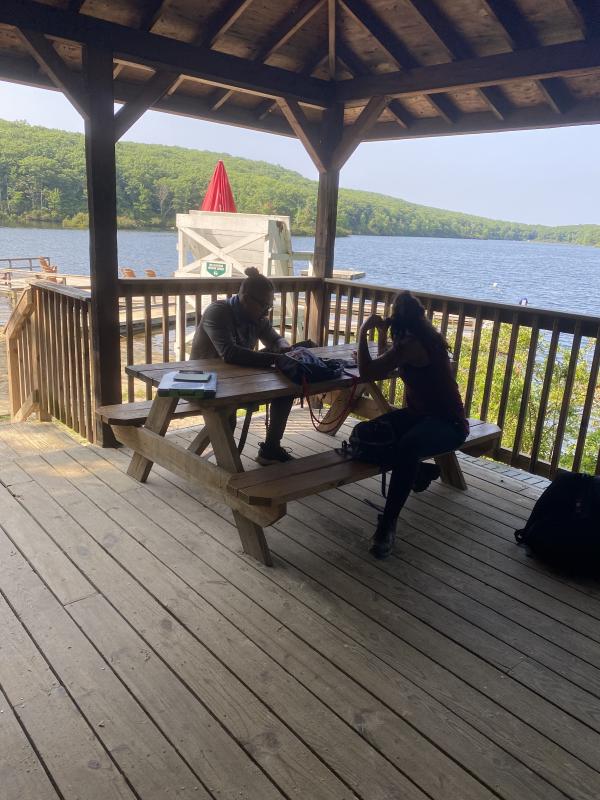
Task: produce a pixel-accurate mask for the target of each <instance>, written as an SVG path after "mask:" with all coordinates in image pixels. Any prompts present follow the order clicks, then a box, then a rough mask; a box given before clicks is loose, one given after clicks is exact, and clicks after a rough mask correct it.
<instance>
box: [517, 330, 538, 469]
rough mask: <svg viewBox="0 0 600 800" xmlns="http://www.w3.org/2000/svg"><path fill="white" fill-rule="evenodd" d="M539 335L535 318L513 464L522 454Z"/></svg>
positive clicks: (524, 379)
mask: <svg viewBox="0 0 600 800" xmlns="http://www.w3.org/2000/svg"><path fill="white" fill-rule="evenodd" d="M539 333H540V320H539V317H534V319H533V323H532V326H531V338H530V340H529V350H528V353H527V366H526V368H525V376H524V378H523V394H522V396H521V406H520V408H519V418H518V420H517V429H516V431H515V441H514V442H513V451H512V460H513V463H514V462H515V461H516V460H517V458H518V456H519V454H520V452H521V443H522V441H523V430H524V427H525V420H526V417H527V409H528V407H529V398H530V396H531V379H532V377H533V370H534V368H535V359H536V355H537V347H538V340H539Z"/></svg>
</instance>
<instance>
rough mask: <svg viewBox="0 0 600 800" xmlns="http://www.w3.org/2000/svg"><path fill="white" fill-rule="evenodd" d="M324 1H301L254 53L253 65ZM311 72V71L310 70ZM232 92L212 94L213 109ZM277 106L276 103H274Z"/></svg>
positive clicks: (273, 49) (301, 23)
mask: <svg viewBox="0 0 600 800" xmlns="http://www.w3.org/2000/svg"><path fill="white" fill-rule="evenodd" d="M325 2H326V0H303V2H301V3H300V5H298V6H297V7H296V8H295V9H294V10H293V11H292V13H291V14H288V15H287V16H286V17H285V19H284V20H283V22H282V23H281V24H280V25H278V26H277V27H276V28H274V29H273V30H272V31H271V32H270V33H269V34H268V35H267V38H266V40H265V41H264V42H263V44H262V45H261V47H260V48H259V49H258V51H257V52H256V53H255V55H254V57H253V59H252V61H253V63H255V64H263V63H264V62H265V61H267V60H268V59H269V58H270V57H271V56H272V55H273V53H275V52H276V51H277V50H278V49H279V48H280V47H283V45H284V44H285V43H286V42H287V41H288V40H289V39H291V37H292V36H293V35H294V34H295V33H296V32H297V31H298V30H300V28H301V27H302V26H303V25H305V24H306V23H307V22H308V20H309V19H310V18H311V17H312V16H314V15H315V14H316V12H317V11H318V10H319V9H320V8H321V7H322V6H323V5H324V4H325ZM311 72H312V70H311ZM231 95H232V92H231V91H228V90H226V89H220V90H218V91H216V92H215V93H214V96H213V98H212V100H213V108H215V109H218V108H221V107H222V106H223V105H224V103H226V102H227V100H229V98H230V97H231ZM275 105H277V103H275Z"/></svg>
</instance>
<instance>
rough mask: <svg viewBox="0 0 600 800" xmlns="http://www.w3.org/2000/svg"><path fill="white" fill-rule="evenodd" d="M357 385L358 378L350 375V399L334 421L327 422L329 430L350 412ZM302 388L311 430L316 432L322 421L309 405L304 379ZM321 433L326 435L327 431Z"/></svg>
mask: <svg viewBox="0 0 600 800" xmlns="http://www.w3.org/2000/svg"><path fill="white" fill-rule="evenodd" d="M358 383H359V381H358V378H356V377H355V376H354V375H352V390H351V391H350V397H349V398H348V402H347V403H346V405H345V406H344V408H343V409H342V410H341V411H340V413H339V414H338V415H337V417H336V418H335V419H331V420H328V421H327V424H328V425H330V426H331V428H334V427H335V426H336V425H337V424H338V422H340V421H342V420H343V419H345V417H346V416H347V415H348V412H349V411H350V408H351V406H352V403H353V402H354V396H355V395H356V388H357V386H358ZM302 388H303V391H304V398H305V400H306V403H307V405H308V411H309V413H310V421H311V422H312V424H313V428H314V429H315V430H317V429H318V426H319V425H322V424H323V420H321V419H319V417H318V416H317V415H316V414H315V412H314V409H313V407H312V405H311V402H310V394H309V392H308V382H307V380H306V378H303V379H302ZM321 432H322V433H327V432H328V431H321Z"/></svg>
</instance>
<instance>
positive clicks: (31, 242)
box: [0, 228, 600, 316]
mask: <svg viewBox="0 0 600 800" xmlns="http://www.w3.org/2000/svg"><path fill="white" fill-rule="evenodd" d="M176 242H177V236H176V234H175V233H174V232H170V231H169V232H147V231H121V232H120V233H119V262H120V264H121V266H127V267H132V268H133V269H135V270H137V271H138V274H139V275H140V276H143V270H144V269H145V268H152V269H155V270H156V272H157V274H158V275H160V276H164V277H169V276H171V275H172V273H173V271H174V270H175V269H176V266H177V251H176V249H175V245H176ZM313 243H314V240H313V239H311V238H308V237H295V238H294V247H295V248H296V249H297V250H311V249H312V248H313ZM31 255H36V256H37V255H47V256H50V257H51V259H52V261H53V262H54V263H56V264H58V265H59V268H60V271H61V272H69V273H74V274H81V275H85V274H87V272H88V233H87V231H80V230H63V229H54V228H0V258H5V257H11V256H12V257H17V256H31ZM335 265H336V267H339V268H347V269H357V270H364V271H365V272H366V278H365V279H364V280H366V281H368V282H369V283H374V284H380V285H385V286H395V287H399V288H407V289H413V290H419V291H424V292H434V293H437V294H447V295H455V296H458V297H468V298H473V299H478V300H491V301H497V302H501V303H518V302H519V301H520V299H521V298H523V297H526V298H527V300H528V303H529V305H530V306H535V307H537V308H548V309H560V310H562V311H574V312H579V313H584V314H592V315H594V316H600V248H596V247H581V246H574V245H563V244H537V243H529V242H507V241H478V240H473V239H432V238H424V237H418V238H408V237H377V236H350V237H347V238H341V239H338V240H337V243H336V254H335Z"/></svg>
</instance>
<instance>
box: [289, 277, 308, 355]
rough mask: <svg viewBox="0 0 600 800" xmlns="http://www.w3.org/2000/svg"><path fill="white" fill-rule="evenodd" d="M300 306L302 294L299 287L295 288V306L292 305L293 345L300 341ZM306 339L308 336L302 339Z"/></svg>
mask: <svg viewBox="0 0 600 800" xmlns="http://www.w3.org/2000/svg"><path fill="white" fill-rule="evenodd" d="M299 305H300V292H299V291H298V287H297V286H295V287H294V294H293V304H292V344H296V342H297V341H298V307H299ZM302 338H303V339H306V336H303V337H302Z"/></svg>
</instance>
